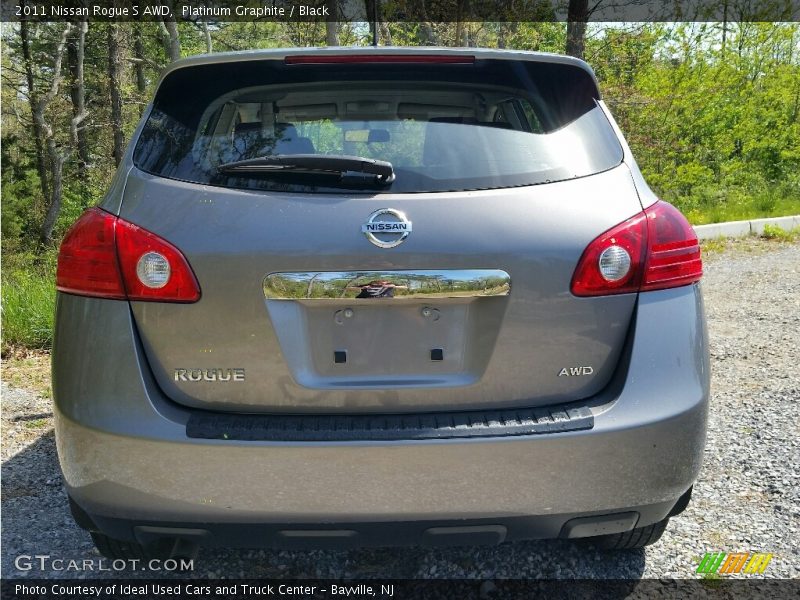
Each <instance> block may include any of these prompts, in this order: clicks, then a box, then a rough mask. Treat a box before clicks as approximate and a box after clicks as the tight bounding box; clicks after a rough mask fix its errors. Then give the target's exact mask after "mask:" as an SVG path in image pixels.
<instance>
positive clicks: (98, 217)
mask: <svg viewBox="0 0 800 600" xmlns="http://www.w3.org/2000/svg"><path fill="white" fill-rule="evenodd" d="M56 287H57V289H58V290H60V291H62V292H68V293H70V294H78V295H81V296H95V297H99V298H115V299H120V300H122V299H126V298H127V299H129V300H149V301H155V302H196V301H197V300H199V299H200V287H199V285H198V283H197V279H196V278H195V276H194V273H193V272H192V269H191V267H190V266H189V263H188V262H187V261H186V258H185V257H184V256H183V254H182V253H181V251H180V250H178V249H177V248H176V247H175V246H173V245H172V244H170V243H169V242H167V241H166V240H163V239H161V238H160V237H158V236H157V235H155V234H154V233H151V232H149V231H147V230H146V229H142V228H141V227H139V226H137V225H134V224H133V223H129V222H128V221H126V220H124V219H120V218H119V217H115V216H114V215H112V214H109V213H107V212H105V211H103V210H101V209H99V208H90V209H89V210H87V211H86V212H85V213H84V214H83V215H82V216H81V217H80V218H79V219H78V220H77V221H76V222H75V224H74V225H73V226H72V227H71V228H70V230H69V231H68V232H67V235H66V236H65V237H64V241H63V242H62V244H61V249H60V250H59V253H58V270H57V274H56Z"/></svg>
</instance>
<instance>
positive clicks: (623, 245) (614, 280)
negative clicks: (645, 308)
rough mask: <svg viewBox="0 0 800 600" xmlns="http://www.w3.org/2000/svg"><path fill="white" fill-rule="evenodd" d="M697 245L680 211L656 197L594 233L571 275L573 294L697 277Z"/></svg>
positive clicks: (660, 286) (621, 290)
mask: <svg viewBox="0 0 800 600" xmlns="http://www.w3.org/2000/svg"><path fill="white" fill-rule="evenodd" d="M702 275H703V263H702V260H701V259H700V245H699V243H698V241H697V235H695V233H694V230H693V229H692V226H691V225H690V224H689V222H688V221H687V220H686V218H685V217H684V216H683V215H682V214H681V213H680V211H679V210H678V209H677V208H675V207H674V206H672V205H671V204H669V203H668V202H663V201H659V202H656V203H655V204H653V205H652V206H650V207H648V208H646V209H645V210H644V211H643V212H641V213H639V214H638V215H636V216H634V217H632V218H630V219H628V220H627V221H625V222H623V223H620V224H619V225H617V226H616V227H613V228H611V229H609V230H608V231H606V232H605V233H603V234H602V235H600V236H599V237H598V238H596V239H595V240H594V241H593V242H592V243H591V244H589V246H588V247H587V248H586V250H584V252H583V255H582V256H581V259H580V261H579V262H578V266H577V268H576V269H575V273H574V275H573V276H572V286H571V289H572V293H573V294H575V295H576V296H605V295H608V294H624V293H631V292H639V291H647V290H660V289H665V288H672V287H678V286H682V285H687V284H690V283H694V282H695V281H698V280H699V279H700V277H702Z"/></svg>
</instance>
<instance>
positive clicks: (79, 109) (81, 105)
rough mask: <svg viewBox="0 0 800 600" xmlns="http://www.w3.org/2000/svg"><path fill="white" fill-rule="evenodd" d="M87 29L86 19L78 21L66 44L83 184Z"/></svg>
mask: <svg viewBox="0 0 800 600" xmlns="http://www.w3.org/2000/svg"><path fill="white" fill-rule="evenodd" d="M87 31H89V24H88V23H87V22H86V21H80V23H78V27H77V35H76V36H74V37H72V38H71V39H70V41H69V44H68V46H67V54H68V56H69V70H70V75H71V78H72V81H71V83H70V96H71V97H72V117H73V121H74V122H75V127H76V131H75V134H74V137H75V140H76V141H77V149H78V178H79V179H80V180H81V182H82V183H83V184H85V183H86V177H87V173H86V167H87V166H88V164H89V160H90V157H89V141H88V139H87V137H86V129H85V128H84V126H83V121H84V120H85V119H86V86H85V82H84V75H83V73H84V70H83V66H84V55H85V48H86V32H87Z"/></svg>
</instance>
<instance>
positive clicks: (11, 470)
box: [0, 241, 800, 579]
mask: <svg viewBox="0 0 800 600" xmlns="http://www.w3.org/2000/svg"><path fill="white" fill-rule="evenodd" d="M706 266H707V276H706V278H705V283H704V286H705V294H706V305H707V310H708V317H709V328H710V332H711V355H712V373H713V384H712V385H713V404H712V410H711V424H710V430H709V441H708V447H707V450H706V457H705V462H704V467H703V472H702V474H701V477H700V480H699V481H698V483H697V485H696V486H695V496H694V500H693V502H692V504H691V505H690V508H689V509H688V510H687V512H685V513H684V514H683V515H681V516H680V517H678V518H675V519H673V520H672V522H671V523H670V526H669V528H668V529H667V532H666V534H665V535H664V537H663V538H662V541H661V542H660V543H659V544H657V545H655V546H652V547H650V548H648V549H646V550H635V551H628V552H621V553H616V554H607V553H601V552H598V551H594V550H591V549H587V548H586V547H584V546H581V545H577V544H572V543H566V542H560V541H545V542H518V543H509V544H503V545H501V546H499V547H484V548H452V549H422V548H404V549H378V550H375V549H364V550H352V551H340V552H333V551H313V552H277V551H215V550H206V551H202V552H201V554H200V556H199V557H198V560H197V563H196V570H195V571H194V573H193V575H194V576H197V577H206V576H209V575H217V576H227V577H352V578H362V577H387V578H388V577H392V578H393V577H399V578H427V577H466V578H481V579H493V578H508V577H536V578H541V577H546V578H557V577H603V578H639V577H653V578H668V577H675V578H680V577H690V576H692V574H693V572H694V569H695V567H696V564H697V562H696V561H697V559H698V557H699V556H701V555H702V554H703V553H704V552H708V551H731V552H732V551H748V550H750V551H763V552H772V553H773V554H774V559H773V561H772V563H771V564H770V565H769V567H768V569H767V571H766V573H765V575H766V576H773V577H798V576H799V575H800V566H799V565H800V552H799V550H800V525H799V523H800V470H799V469H798V458H800V451H798V450H799V449H800V448H799V446H798V444H800V441H799V440H800V435H798V433H800V431H798V427H799V426H798V424H800V369H798V365H799V364H800V349H799V347H798V344H799V343H800V245H797V244H794V245H780V244H776V243H769V244H768V243H765V242H758V241H748V242H737V243H736V244H734V247H733V248H732V249H729V250H727V251H724V252H722V253H719V254H717V255H712V256H710V257H708V258H707V261H706ZM2 391H3V436H4V438H3V447H2V458H3V466H2V516H3V522H2V525H3V532H2V534H3V537H2V541H3V545H2V561H1V562H0V564H1V565H2V570H3V571H2V573H3V577H42V576H47V577H56V576H73V577H75V576H83V577H97V576H103V577H109V576H115V574H113V573H112V574H109V573H107V572H104V573H92V572H72V571H61V572H55V571H45V572H39V571H35V570H34V571H25V570H18V569H16V568H15V566H14V562H15V558H16V557H18V556H19V555H36V554H38V555H43V554H44V555H50V556H51V557H53V558H62V559H77V560H82V559H84V558H94V559H97V558H98V555H97V553H96V551H95V550H94V548H93V547H92V545H91V543H90V541H89V539H88V536H86V535H85V534H84V533H83V532H82V531H80V530H79V529H78V528H77V527H76V526H75V525H74V524H73V522H72V520H71V518H70V516H69V514H68V509H67V503H66V500H65V497H64V493H63V491H62V488H61V476H60V474H59V470H58V465H57V459H56V452H55V444H54V441H53V431H52V423H51V421H52V419H51V407H50V403H49V401H46V400H42V399H39V398H37V397H36V396H34V395H33V394H31V393H29V392H26V391H23V390H19V389H10V388H7V387H5V386H4V387H3V390H2ZM65 564H66V563H65ZM140 575H143V574H141V573H136V572H130V571H126V572H121V573H119V574H116V576H121V577H135V576H140Z"/></svg>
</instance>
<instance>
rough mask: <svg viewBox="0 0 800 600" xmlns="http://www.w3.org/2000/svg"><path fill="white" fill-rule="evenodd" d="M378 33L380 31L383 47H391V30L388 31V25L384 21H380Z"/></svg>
mask: <svg viewBox="0 0 800 600" xmlns="http://www.w3.org/2000/svg"><path fill="white" fill-rule="evenodd" d="M380 31H381V40H383V43H384V45H386V46H392V45H393V43H392V30H391V29H389V24H388V23H387V22H385V21H381V23H380Z"/></svg>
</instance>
